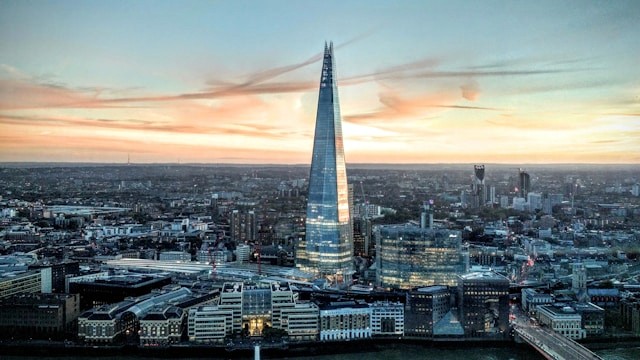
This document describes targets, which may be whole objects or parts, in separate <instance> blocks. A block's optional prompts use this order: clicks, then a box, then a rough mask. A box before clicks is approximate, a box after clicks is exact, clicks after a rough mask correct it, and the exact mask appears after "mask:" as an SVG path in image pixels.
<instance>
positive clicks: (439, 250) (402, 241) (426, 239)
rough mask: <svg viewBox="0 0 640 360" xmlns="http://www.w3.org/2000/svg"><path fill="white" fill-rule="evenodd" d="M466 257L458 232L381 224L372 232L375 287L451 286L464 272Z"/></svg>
mask: <svg viewBox="0 0 640 360" xmlns="http://www.w3.org/2000/svg"><path fill="white" fill-rule="evenodd" d="M468 259H469V255H468V252H467V251H464V248H463V247H462V244H461V234H460V232H459V231H452V230H444V229H422V228H420V227H417V226H411V225H383V226H379V227H378V228H377V232H376V272H377V276H376V277H377V279H378V285H379V286H382V287H386V288H400V289H411V288H414V287H421V286H431V285H448V286H455V285H456V283H457V280H458V275H462V274H464V273H465V272H466V270H467V267H468Z"/></svg>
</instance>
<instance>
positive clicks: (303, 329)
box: [188, 282, 319, 343]
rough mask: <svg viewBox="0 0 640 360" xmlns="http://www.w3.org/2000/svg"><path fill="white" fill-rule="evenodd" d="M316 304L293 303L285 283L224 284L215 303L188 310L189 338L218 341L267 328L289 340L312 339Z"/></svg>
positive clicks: (293, 296)
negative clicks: (284, 333) (282, 334)
mask: <svg viewBox="0 0 640 360" xmlns="http://www.w3.org/2000/svg"><path fill="white" fill-rule="evenodd" d="M318 311H319V310H318V307H317V305H315V304H312V303H297V301H296V296H295V295H294V293H293V291H292V289H291V287H290V286H289V283H287V282H272V283H266V284H265V283H246V284H245V283H225V284H224V285H223V288H222V291H221V293H220V299H219V302H218V304H217V305H210V306H201V307H197V308H192V309H190V311H189V320H188V334H189V340H190V341H192V342H196V343H222V342H223V341H224V339H225V337H227V336H232V335H234V334H240V333H244V334H245V335H246V336H262V334H263V331H264V330H265V329H267V328H274V329H281V330H284V331H285V332H286V333H287V335H288V336H289V338H290V339H291V340H316V339H317V336H318Z"/></svg>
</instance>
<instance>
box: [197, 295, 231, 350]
mask: <svg viewBox="0 0 640 360" xmlns="http://www.w3.org/2000/svg"><path fill="white" fill-rule="evenodd" d="M232 333H233V310H232V309H221V308H220V307H219V306H215V305H207V306H199V307H196V308H191V309H189V317H188V334H189V341H191V342H194V343H220V344H221V343H224V339H225V337H226V336H228V335H231V334H232Z"/></svg>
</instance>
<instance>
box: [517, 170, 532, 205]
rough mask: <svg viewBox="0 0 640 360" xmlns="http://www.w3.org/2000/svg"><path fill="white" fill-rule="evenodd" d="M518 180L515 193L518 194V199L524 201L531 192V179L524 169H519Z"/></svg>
mask: <svg viewBox="0 0 640 360" xmlns="http://www.w3.org/2000/svg"><path fill="white" fill-rule="evenodd" d="M518 179H519V182H518V185H519V187H518V189H517V191H516V192H517V193H518V197H521V198H523V199H526V198H527V195H528V194H529V191H531V177H530V176H529V173H528V172H526V171H525V170H524V169H520V170H519V172H518Z"/></svg>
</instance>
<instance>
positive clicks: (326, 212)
mask: <svg viewBox="0 0 640 360" xmlns="http://www.w3.org/2000/svg"><path fill="white" fill-rule="evenodd" d="M352 254H353V240H352V235H351V224H350V219H349V189H348V186H347V171H346V167H345V161H344V147H343V144H342V120H341V118H340V103H339V101H338V86H337V84H336V76H335V62H334V58H333V44H329V45H328V46H327V45H326V44H325V48H324V60H323V63H322V75H321V77H320V93H319V96H318V112H317V114H316V129H315V135H314V139H313V155H312V158H311V172H310V174H309V196H308V198H307V225H306V237H305V240H304V241H301V242H299V243H298V247H297V253H296V266H298V267H299V268H300V269H301V270H304V271H307V272H311V273H314V274H316V275H318V276H323V277H327V278H329V279H330V280H332V281H335V282H338V283H339V282H342V281H348V280H349V279H350V277H351V274H352V273H353V261H352Z"/></svg>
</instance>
